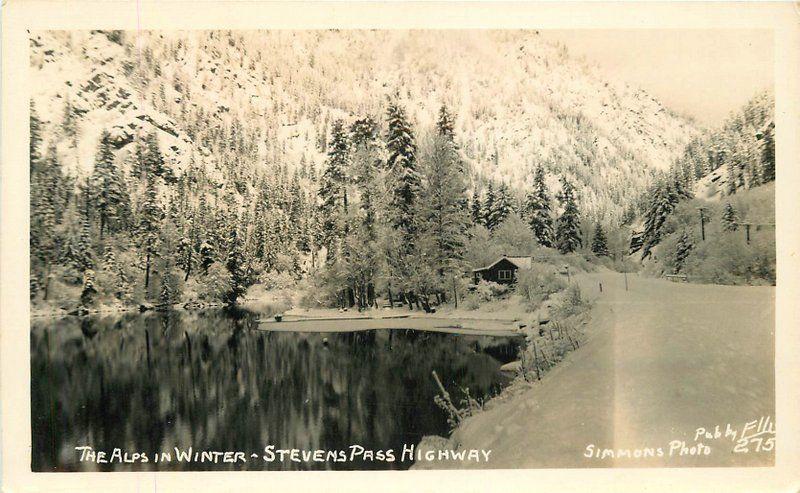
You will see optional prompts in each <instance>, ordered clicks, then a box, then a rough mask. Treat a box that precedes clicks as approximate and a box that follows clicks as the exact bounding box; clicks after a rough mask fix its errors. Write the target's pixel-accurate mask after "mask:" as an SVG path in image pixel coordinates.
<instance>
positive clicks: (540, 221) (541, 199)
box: [524, 166, 555, 248]
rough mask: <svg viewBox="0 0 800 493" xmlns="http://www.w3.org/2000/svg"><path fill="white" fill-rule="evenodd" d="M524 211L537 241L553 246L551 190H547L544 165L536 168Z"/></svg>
mask: <svg viewBox="0 0 800 493" xmlns="http://www.w3.org/2000/svg"><path fill="white" fill-rule="evenodd" d="M524 211H525V214H524V215H525V217H526V218H527V220H528V224H529V225H530V226H531V230H533V234H534V236H535V237H536V241H537V242H538V243H539V244H540V245H542V246H543V247H548V248H552V247H553V246H554V244H555V242H554V233H553V217H552V211H551V207H550V192H549V191H548V190H547V184H546V183H545V175H544V168H543V167H542V166H539V167H538V168H536V173H535V175H534V177H533V190H532V191H531V192H530V193H528V195H527V197H526V200H525V208H524Z"/></svg>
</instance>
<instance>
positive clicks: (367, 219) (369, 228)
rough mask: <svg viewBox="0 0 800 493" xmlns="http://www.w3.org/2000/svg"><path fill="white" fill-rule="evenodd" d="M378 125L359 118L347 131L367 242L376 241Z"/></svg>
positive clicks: (378, 158)
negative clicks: (350, 143)
mask: <svg viewBox="0 0 800 493" xmlns="http://www.w3.org/2000/svg"><path fill="white" fill-rule="evenodd" d="M378 135H379V134H378V124H377V123H376V122H375V120H373V119H372V118H370V117H367V118H362V119H360V120H357V121H356V122H354V123H353V125H352V126H351V127H350V139H351V142H352V146H351V151H352V163H351V166H352V168H353V174H354V175H355V176H356V180H355V181H356V185H357V186H358V190H359V194H360V196H361V203H360V206H359V208H360V212H361V217H362V225H363V227H364V228H365V234H366V237H367V239H368V241H373V240H374V239H375V223H376V221H377V215H378V210H377V209H378V202H379V200H378V199H379V197H377V196H376V195H377V194H378V193H380V192H379V189H380V187H379V183H378V181H377V180H379V178H380V177H379V176H378V172H379V168H380V166H381V161H380V157H379V149H378V145H377V142H378Z"/></svg>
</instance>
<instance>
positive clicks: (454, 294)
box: [453, 277, 458, 309]
mask: <svg viewBox="0 0 800 493" xmlns="http://www.w3.org/2000/svg"><path fill="white" fill-rule="evenodd" d="M453 303H455V308H456V309H458V291H456V278H455V277H453Z"/></svg>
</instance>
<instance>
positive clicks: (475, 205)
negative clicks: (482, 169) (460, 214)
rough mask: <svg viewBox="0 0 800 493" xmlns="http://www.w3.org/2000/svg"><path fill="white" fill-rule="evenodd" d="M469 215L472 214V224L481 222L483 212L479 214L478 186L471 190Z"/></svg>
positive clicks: (479, 197) (479, 198)
mask: <svg viewBox="0 0 800 493" xmlns="http://www.w3.org/2000/svg"><path fill="white" fill-rule="evenodd" d="M470 213H471V214H470V215H471V216H472V224H474V225H476V226H477V225H479V224H483V214H481V196H480V194H479V193H478V187H475V188H474V189H473V190H472V201H471V202H470Z"/></svg>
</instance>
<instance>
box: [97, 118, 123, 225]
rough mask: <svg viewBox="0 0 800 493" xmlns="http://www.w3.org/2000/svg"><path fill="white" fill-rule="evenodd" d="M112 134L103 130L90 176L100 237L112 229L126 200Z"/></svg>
mask: <svg viewBox="0 0 800 493" xmlns="http://www.w3.org/2000/svg"><path fill="white" fill-rule="evenodd" d="M110 139H111V136H110V134H109V133H108V132H107V131H103V133H102V135H101V137H100V145H99V147H98V150H97V157H96V159H95V164H94V171H93V172H92V176H91V178H90V182H91V192H92V198H91V199H92V204H93V206H94V209H95V211H96V212H97V214H98V215H99V217H100V238H101V239H102V238H103V233H104V232H105V231H106V230H108V229H111V226H113V222H114V221H116V220H117V219H118V218H119V217H120V212H121V211H120V207H121V206H122V205H123V204H124V202H125V197H124V195H125V193H126V192H125V189H124V188H123V185H122V178H121V176H120V173H119V171H118V170H117V165H116V163H115V162H114V154H113V153H112V152H111V141H110Z"/></svg>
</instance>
